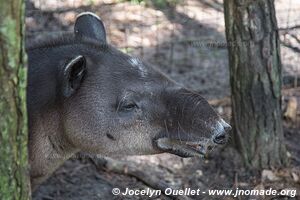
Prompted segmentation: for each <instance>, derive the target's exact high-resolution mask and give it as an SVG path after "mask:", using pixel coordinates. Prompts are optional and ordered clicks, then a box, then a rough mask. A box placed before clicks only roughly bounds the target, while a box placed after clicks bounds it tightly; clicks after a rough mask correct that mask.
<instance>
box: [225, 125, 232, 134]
mask: <svg viewBox="0 0 300 200" xmlns="http://www.w3.org/2000/svg"><path fill="white" fill-rule="evenodd" d="M231 129H232V128H231V126H226V127H224V130H225V132H226V133H228V132H229V131H231Z"/></svg>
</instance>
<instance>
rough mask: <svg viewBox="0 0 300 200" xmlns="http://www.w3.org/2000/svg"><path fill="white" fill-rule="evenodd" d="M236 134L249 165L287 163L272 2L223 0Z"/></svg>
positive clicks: (279, 68)
mask: <svg viewBox="0 0 300 200" xmlns="http://www.w3.org/2000/svg"><path fill="white" fill-rule="evenodd" d="M224 11H225V24H226V37H227V42H228V50H229V63H230V83H231V92H232V98H231V99H232V111H233V112H232V113H233V118H232V121H233V126H234V128H233V134H234V141H235V144H236V145H237V147H238V149H239V150H240V152H241V154H242V156H243V158H244V161H245V164H246V166H247V167H250V168H255V169H261V168H268V167H272V166H275V167H279V166H282V165H285V164H286V162H287V159H286V149H285V145H284V136H283V129H282V116H281V60H280V48H279V37H278V31H277V21H276V17H275V8H274V1H273V0H224Z"/></svg>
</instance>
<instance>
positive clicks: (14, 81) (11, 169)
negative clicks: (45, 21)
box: [0, 0, 30, 200]
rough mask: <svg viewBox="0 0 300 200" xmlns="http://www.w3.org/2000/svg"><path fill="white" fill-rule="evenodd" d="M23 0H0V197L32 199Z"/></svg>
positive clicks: (7, 199) (5, 198)
mask: <svg viewBox="0 0 300 200" xmlns="http://www.w3.org/2000/svg"><path fill="white" fill-rule="evenodd" d="M23 35H24V2H23V0H11V1H6V0H0V199H3V200H11V199H18V200H25V199H30V187H29V177H28V175H29V173H28V158H27V156H28V155H27V154H28V153H27V138H28V134H27V115H26V103H25V89H26V68H25V63H26V62H25V61H26V60H25V58H24V57H25V51H24V47H23V46H24V45H23V41H24V40H23Z"/></svg>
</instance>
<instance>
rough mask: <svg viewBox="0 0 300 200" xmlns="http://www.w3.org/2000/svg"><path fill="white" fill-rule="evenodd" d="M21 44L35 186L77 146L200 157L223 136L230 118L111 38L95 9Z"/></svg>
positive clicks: (92, 150) (221, 141)
mask: <svg viewBox="0 0 300 200" xmlns="http://www.w3.org/2000/svg"><path fill="white" fill-rule="evenodd" d="M26 51H27V54H28V65H29V66H28V83H27V110H28V123H29V142H28V145H29V147H28V148H29V163H30V179H31V185H32V189H33V190H34V189H35V188H36V187H37V186H38V185H40V184H41V183H42V182H43V181H44V180H45V179H47V178H48V177H49V176H50V175H51V174H52V173H53V172H54V171H55V170H56V169H57V168H58V167H59V166H60V165H61V164H62V163H63V162H64V161H66V160H67V159H68V158H70V157H71V156H73V155H75V154H76V153H78V152H85V153H88V154H97V155H103V156H111V157H114V156H127V155H149V154H158V153H163V152H168V153H171V154H175V155H178V156H181V157H193V156H198V157H201V156H203V155H205V154H206V153H207V152H208V151H209V150H210V149H212V148H213V147H215V146H218V145H222V144H225V143H226V142H227V140H228V135H229V132H230V131H229V130H230V129H231V127H230V125H229V124H227V123H226V122H225V121H224V120H223V119H222V118H221V117H220V116H219V115H218V114H217V113H216V112H215V111H214V110H213V108H212V107H211V106H210V105H209V103H208V102H207V101H206V100H205V99H204V98H203V97H201V96H200V95H199V94H198V93H197V92H193V91H191V90H189V89H186V88H185V87H184V86H182V85H180V84H177V83H176V82H175V81H173V80H171V79H169V78H168V77H167V76H166V75H164V74H163V73H162V72H160V71H159V70H158V68H156V67H154V66H151V65H149V64H147V63H145V62H143V61H142V60H141V59H139V58H136V57H133V56H130V55H127V54H125V53H123V52H121V51H119V50H117V49H116V48H114V47H113V46H111V45H110V44H108V42H107V38H106V31H105V27H104V24H103V22H102V20H101V19H100V18H99V17H98V16H97V15H95V14H93V13H90V12H84V13H81V14H80V15H78V16H77V18H76V22H75V25H74V32H73V33H71V34H66V35H64V36H60V37H58V38H56V39H48V40H47V39H46V40H45V41H42V42H38V43H35V44H30V45H29V46H28V48H27V49H26ZM199 84H200V83H199Z"/></svg>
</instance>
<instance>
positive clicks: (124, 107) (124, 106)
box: [119, 102, 138, 112]
mask: <svg viewBox="0 0 300 200" xmlns="http://www.w3.org/2000/svg"><path fill="white" fill-rule="evenodd" d="M137 107H138V106H137V105H136V103H134V102H123V103H121V105H120V107H119V110H120V111H123V112H129V111H133V110H134V109H136V108H137Z"/></svg>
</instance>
